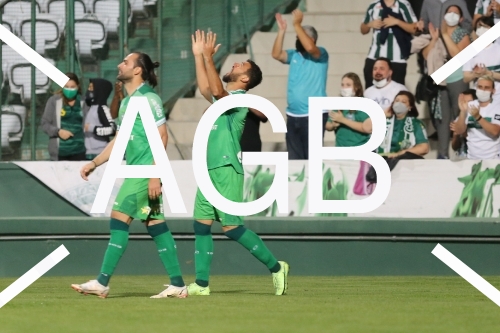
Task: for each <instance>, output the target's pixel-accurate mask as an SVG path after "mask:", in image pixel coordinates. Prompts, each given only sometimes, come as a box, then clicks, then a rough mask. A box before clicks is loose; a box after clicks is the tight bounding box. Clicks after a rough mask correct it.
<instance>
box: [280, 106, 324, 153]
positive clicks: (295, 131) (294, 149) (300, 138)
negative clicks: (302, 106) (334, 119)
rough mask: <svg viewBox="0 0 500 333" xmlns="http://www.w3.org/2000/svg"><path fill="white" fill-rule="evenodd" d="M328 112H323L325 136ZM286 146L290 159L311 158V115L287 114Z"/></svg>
mask: <svg viewBox="0 0 500 333" xmlns="http://www.w3.org/2000/svg"><path fill="white" fill-rule="evenodd" d="M327 120H328V113H323V128H322V133H323V138H324V137H325V125H326V121H327ZM286 130H287V132H286V147H287V150H288V159H289V160H307V159H309V117H293V116H287V121H286Z"/></svg>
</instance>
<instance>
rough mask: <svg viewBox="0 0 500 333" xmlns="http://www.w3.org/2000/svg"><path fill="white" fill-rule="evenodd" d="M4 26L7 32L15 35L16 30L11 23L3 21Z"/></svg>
mask: <svg viewBox="0 0 500 333" xmlns="http://www.w3.org/2000/svg"><path fill="white" fill-rule="evenodd" d="M2 19H3V18H2ZM2 25H3V26H4V28H7V30H9V31H10V32H12V33H14V30H13V28H12V23H10V21H8V20H5V19H3V20H2Z"/></svg>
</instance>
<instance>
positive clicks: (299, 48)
mask: <svg viewBox="0 0 500 333" xmlns="http://www.w3.org/2000/svg"><path fill="white" fill-rule="evenodd" d="M295 49H297V52H300V53H304V52H306V49H305V48H304V46H303V45H302V43H301V42H300V40H299V39H298V38H297V40H296V41H295Z"/></svg>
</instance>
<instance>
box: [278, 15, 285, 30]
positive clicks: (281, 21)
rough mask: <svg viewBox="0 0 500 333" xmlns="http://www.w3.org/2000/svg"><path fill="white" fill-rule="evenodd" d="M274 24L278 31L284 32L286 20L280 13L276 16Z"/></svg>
mask: <svg viewBox="0 0 500 333" xmlns="http://www.w3.org/2000/svg"><path fill="white" fill-rule="evenodd" d="M276 22H277V23H278V28H279V29H280V31H286V20H285V19H284V18H283V16H282V15H281V14H280V13H277V14H276Z"/></svg>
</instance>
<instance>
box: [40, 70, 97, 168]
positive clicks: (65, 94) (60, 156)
mask: <svg viewBox="0 0 500 333" xmlns="http://www.w3.org/2000/svg"><path fill="white" fill-rule="evenodd" d="M66 76H67V77H68V78H69V81H68V82H67V83H66V84H65V86H64V87H63V88H62V90H60V91H58V92H57V93H56V94H54V95H53V96H51V97H50V98H49V100H48V101H47V103H46V104H45V109H44V112H43V115H42V120H41V126H42V129H43V131H44V132H45V133H47V135H48V136H49V147H48V148H49V155H50V159H51V160H52V161H84V160H86V156H85V137H84V132H83V114H84V111H86V110H88V107H87V105H85V103H84V99H83V98H82V96H81V95H82V92H81V88H80V81H79V80H78V76H76V74H75V73H71V72H69V73H66Z"/></svg>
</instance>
